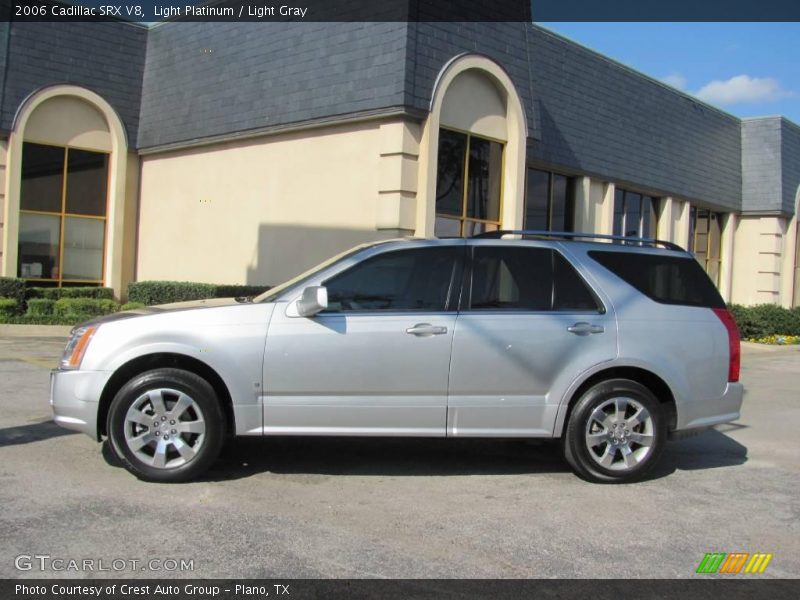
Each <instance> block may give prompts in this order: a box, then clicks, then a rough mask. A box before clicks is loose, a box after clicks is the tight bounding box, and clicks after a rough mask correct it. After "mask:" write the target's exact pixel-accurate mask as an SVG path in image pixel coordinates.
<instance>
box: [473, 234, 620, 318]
mask: <svg viewBox="0 0 800 600" xmlns="http://www.w3.org/2000/svg"><path fill="white" fill-rule="evenodd" d="M467 248H468V252H467V253H466V256H465V266H464V271H463V284H462V290H461V294H460V300H461V301H460V303H459V307H458V312H459V313H462V312H464V313H470V314H485V315H490V314H516V315H519V314H531V315H570V314H575V315H604V314H606V313H607V312H608V309H607V308H606V305H605V302H603V300H602V298H601V297H600V295H599V294H598V293H597V291H596V290H595V288H594V286H592V285H591V284H590V283H589V281H588V280H587V279H586V277H585V276H584V274H583V273H582V272H581V268H580V265H578V264H576V262H575V261H573V260H571V259H570V257H569V256H568V255H567V254H566V253H564V252H562V251H561V249H560V248H557V247H555V246H547V245H540V244H535V243H525V244H520V243H519V241H516V242H509V243H505V244H498V243H485V242H484V243H480V244H469V245H468V246H467ZM479 248H526V249H540V250H549V251H550V252H552V253H553V258H554V257H555V255H556V254H558V255H559V256H560V257H561V258H562V259H563V260H564V261H565V262H566V264H567V265H569V266H570V267H571V268H572V270H573V272H574V273H575V275H576V276H577V277H578V279H579V280H580V282H581V283H582V284H583V285H584V287H585V288H586V290H587V291H588V292H589V294H590V295H591V296H592V299H593V300H594V302H595V304H596V305H597V308H596V309H595V310H591V309H553V308H551V309H549V310H532V309H528V308H472V306H471V305H472V291H473V282H474V276H475V270H474V265H475V252H476V250H477V249H479ZM550 293H551V297H554V296H555V279H554V280H553V287H552V288H551V291H550Z"/></svg>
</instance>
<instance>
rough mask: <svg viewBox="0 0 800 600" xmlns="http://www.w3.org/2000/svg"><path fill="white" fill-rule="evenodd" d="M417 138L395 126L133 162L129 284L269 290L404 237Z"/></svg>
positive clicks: (410, 216) (264, 140) (409, 126)
mask: <svg viewBox="0 0 800 600" xmlns="http://www.w3.org/2000/svg"><path fill="white" fill-rule="evenodd" d="M418 135H419V131H418V126H417V125H415V124H413V123H407V122H405V121H403V120H400V119H395V120H393V121H382V122H381V121H372V122H363V123H352V124H344V125H338V126H330V127H327V128H319V129H314V130H305V131H300V132H295V133H284V134H278V135H272V136H266V137H261V138H256V139H251V140H247V141H241V142H230V143H224V144H217V145H214V146H206V147H200V148H195V149H191V150H184V151H176V152H170V153H164V154H151V155H145V156H142V157H141V193H140V208H139V227H138V236H137V247H138V257H137V265H136V279H137V280H139V281H142V280H149V279H167V280H182V281H203V282H213V283H248V284H253V285H263V284H266V285H275V284H278V283H280V282H282V281H284V280H286V279H288V278H290V277H291V276H293V275H295V274H297V273H299V272H301V271H303V270H305V269H307V268H309V267H311V266H313V265H314V264H316V263H318V262H320V261H322V260H324V259H326V258H328V257H330V256H331V255H333V254H335V253H338V252H340V251H342V250H345V249H347V248H350V247H352V246H354V245H356V244H359V243H362V242H365V241H370V240H375V239H380V238H387V237H396V236H397V235H399V234H403V233H408V232H410V230H411V229H412V228H413V226H414V215H415V212H416V207H415V201H416V193H415V190H416V182H417V172H416V170H417V154H418V144H419V142H418ZM406 230H407V231H406Z"/></svg>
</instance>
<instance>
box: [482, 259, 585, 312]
mask: <svg viewBox="0 0 800 600" xmlns="http://www.w3.org/2000/svg"><path fill="white" fill-rule="evenodd" d="M469 308H470V309H471V310H525V311H553V310H556V311H579V312H580V311H595V312H596V311H599V310H600V306H599V304H598V302H597V300H596V299H595V296H594V294H593V293H592V292H591V291H590V290H589V288H588V287H587V285H586V283H585V282H584V281H583V279H582V278H581V277H580V275H578V273H577V271H575V268H574V267H573V266H572V265H571V264H570V263H569V261H567V259H566V258H564V257H563V256H562V255H561V254H560V253H558V252H556V251H554V250H552V249H549V248H531V247H513V246H483V245H481V246H475V247H474V249H473V258H472V286H471V293H470V298H469Z"/></svg>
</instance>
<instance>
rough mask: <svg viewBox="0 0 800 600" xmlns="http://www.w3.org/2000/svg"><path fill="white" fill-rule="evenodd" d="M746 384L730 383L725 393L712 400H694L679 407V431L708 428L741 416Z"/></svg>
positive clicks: (677, 428)
mask: <svg viewBox="0 0 800 600" xmlns="http://www.w3.org/2000/svg"><path fill="white" fill-rule="evenodd" d="M743 397H744V386H743V385H742V384H741V383H728V385H727V386H726V388H725V393H724V394H722V396H720V397H719V398H715V399H711V400H693V401H690V402H687V403H685V404H683V405H682V406H679V407H678V423H677V427H676V428H675V430H676V431H678V432H682V433H683V432H686V431H687V430H692V429H706V428H708V427H711V426H713V425H720V424H721V423H730V422H731V421H735V420H736V419H738V418H739V414H740V411H741V409H742V398H743Z"/></svg>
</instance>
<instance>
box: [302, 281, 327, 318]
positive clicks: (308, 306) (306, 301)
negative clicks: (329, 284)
mask: <svg viewBox="0 0 800 600" xmlns="http://www.w3.org/2000/svg"><path fill="white" fill-rule="evenodd" d="M326 308H328V288H326V287H325V286H322V285H311V286H309V287H307V288H306V289H304V290H303V295H302V296H300V299H299V300H298V301H297V315H298V316H300V317H313V316H314V315H316V314H317V313H318V312H321V311H323V310H325V309H326Z"/></svg>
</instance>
